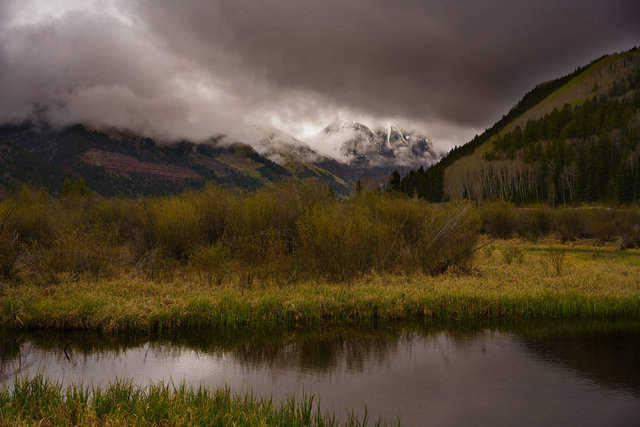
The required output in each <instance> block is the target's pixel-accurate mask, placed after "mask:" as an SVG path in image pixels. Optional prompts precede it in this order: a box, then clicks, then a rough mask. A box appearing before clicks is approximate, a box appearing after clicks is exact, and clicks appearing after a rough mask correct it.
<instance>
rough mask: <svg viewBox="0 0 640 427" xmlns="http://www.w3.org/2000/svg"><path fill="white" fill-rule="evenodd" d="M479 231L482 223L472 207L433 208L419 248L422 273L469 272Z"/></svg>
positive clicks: (418, 256) (465, 205)
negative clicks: (452, 269) (457, 270)
mask: <svg viewBox="0 0 640 427" xmlns="http://www.w3.org/2000/svg"><path fill="white" fill-rule="evenodd" d="M479 229H480V220H479V218H478V216H477V215H476V214H475V213H474V212H473V211H472V209H471V205H469V204H459V205H453V206H452V207H448V208H433V209H432V210H431V211H430V212H429V213H428V215H427V217H426V220H425V223H424V231H423V234H422V236H421V238H420V241H419V242H418V247H417V249H418V250H417V258H418V260H417V261H418V263H419V265H420V266H421V269H422V271H423V272H425V273H428V274H431V275H435V274H440V273H443V272H445V271H446V270H447V269H448V268H450V267H455V268H457V269H459V270H463V271H465V270H468V269H469V267H470V265H471V260H472V257H473V252H474V250H475V248H476V244H477V241H478V231H479Z"/></svg>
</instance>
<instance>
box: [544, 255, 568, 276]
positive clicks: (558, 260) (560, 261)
mask: <svg viewBox="0 0 640 427" xmlns="http://www.w3.org/2000/svg"><path fill="white" fill-rule="evenodd" d="M546 257H547V260H548V262H549V264H550V266H551V269H552V271H553V273H554V274H555V275H556V276H561V275H562V273H563V272H564V269H565V251H564V250H557V251H551V252H549V253H547V255H546Z"/></svg>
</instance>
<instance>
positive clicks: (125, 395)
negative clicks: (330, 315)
mask: <svg viewBox="0 0 640 427" xmlns="http://www.w3.org/2000/svg"><path fill="white" fill-rule="evenodd" d="M367 419H368V415H367V414H366V408H365V415H364V416H363V418H362V419H359V418H357V417H356V416H355V415H353V412H349V413H348V414H347V415H346V416H345V417H344V419H343V420H337V418H336V416H335V414H333V413H329V412H324V411H322V409H321V408H320V407H319V405H318V399H317V398H316V396H314V395H310V396H303V397H301V398H295V397H289V398H288V399H286V400H285V401H283V402H281V403H276V402H274V401H273V400H272V399H271V398H260V397H257V396H255V395H254V394H253V393H252V392H251V391H249V392H247V393H245V394H237V393H233V392H232V391H231V390H230V389H229V388H228V387H224V388H218V389H216V390H208V389H206V388H203V387H199V388H193V387H188V386H186V385H185V384H184V383H183V384H181V385H177V386H176V385H174V384H172V383H169V384H167V383H158V384H152V385H150V386H148V387H139V386H136V385H134V384H132V383H131V382H130V381H127V380H119V381H115V382H113V383H111V384H109V385H108V386H106V387H104V388H100V387H93V388H88V387H84V386H82V385H70V386H66V387H63V386H61V385H60V384H59V383H53V382H51V381H49V380H47V379H46V378H43V377H42V376H36V377H34V378H31V379H24V378H23V379H18V380H17V381H16V382H15V383H14V385H13V387H12V388H11V389H2V390H0V424H2V425H71V426H80V425H83V426H84V425H119V426H134V425H135V426H155V425H167V426H195V425H220V426H268V425H278V426H311V425H314V426H327V427H329V426H364V425H367V424H368V423H367ZM375 425H387V423H386V422H384V421H383V420H378V421H377V422H376V423H375ZM389 425H391V424H389Z"/></svg>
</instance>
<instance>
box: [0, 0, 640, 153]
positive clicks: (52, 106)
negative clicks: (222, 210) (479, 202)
mask: <svg viewBox="0 0 640 427" xmlns="http://www.w3.org/2000/svg"><path fill="white" fill-rule="evenodd" d="M638 22H640V5H639V4H638V2H637V1H632V0H628V1H627V0H608V1H606V0H583V1H578V0H567V1H563V2H556V1H550V0H540V1H536V2H531V3H526V4H525V3H524V2H514V1H510V0H485V1H474V0H462V1H458V2H455V3H452V2H449V1H445V0H442V1H436V0H429V1H418V0H393V1H391V0H350V1H344V0H323V1H315V0H297V1H295V2H292V1H287V0H265V1H260V2H256V1H252V0H217V1H204V0H202V1H198V0H186V1H181V2H176V1H171V0H153V1H152V0H129V1H124V0H122V1H121V0H111V1H97V0H96V1H90V0H85V1H80V0H67V1H57V2H50V1H48V0H7V1H3V2H0V93H1V94H2V96H1V97H0V122H1V123H8V122H17V121H20V120H24V119H26V118H33V117H39V118H41V119H44V120H48V121H50V122H52V123H55V124H60V125H64V124H70V123H75V122H82V123H87V124H91V125H94V126H97V127H102V126H114V127H122V128H129V129H132V130H134V131H138V132H141V133H143V134H146V135H149V136H154V137H159V138H162V139H166V140H172V139H177V138H189V139H194V140H201V139H206V138H207V137H209V136H212V135H216V134H220V133H224V134H229V135H231V136H234V135H242V134H243V132H242V129H245V128H246V127H247V126H249V125H252V124H262V125H269V126H275V127H278V128H281V129H283V130H285V131H288V132H291V133H292V134H294V136H296V137H298V138H302V139H306V138H308V137H309V136H311V135H312V134H314V133H316V132H318V131H319V130H320V129H322V128H323V127H324V126H325V125H327V124H328V122H330V121H332V120H335V119H337V118H343V119H345V118H346V119H351V120H359V121H362V122H364V123H365V124H369V125H376V124H380V123H390V122H394V123H397V124H399V125H401V126H404V127H407V126H409V127H412V128H415V129H417V130H419V131H421V132H423V133H426V134H428V135H430V136H431V137H432V138H433V141H434V143H435V145H436V147H437V146H439V145H440V146H448V147H450V146H452V145H454V144H458V145H459V144H462V143H464V142H466V141H467V140H468V139H469V138H470V137H471V136H472V135H473V134H474V133H476V132H479V131H480V130H481V129H483V128H486V127H489V126H490V125H491V124H492V123H493V122H495V121H496V120H497V119H498V118H499V117H500V116H501V115H502V114H503V113H505V112H506V111H508V109H509V108H510V107H511V106H513V105H514V104H515V102H517V100H518V99H519V98H520V97H521V96H522V95H523V94H524V93H525V92H526V91H528V90H529V89H531V88H532V87H533V86H535V85H536V84H537V83H540V82H542V81H544V80H548V79H552V78H555V77H558V76H560V75H562V74H566V73H568V72H570V71H572V70H573V69H574V68H575V67H577V66H579V65H583V64H585V63H587V62H589V61H590V60H592V59H595V58H596V57H598V56H600V55H602V54H605V53H611V52H614V51H619V50H624V49H628V48H630V47H632V46H634V45H636V44H640V43H638V41H639V40H640V25H638Z"/></svg>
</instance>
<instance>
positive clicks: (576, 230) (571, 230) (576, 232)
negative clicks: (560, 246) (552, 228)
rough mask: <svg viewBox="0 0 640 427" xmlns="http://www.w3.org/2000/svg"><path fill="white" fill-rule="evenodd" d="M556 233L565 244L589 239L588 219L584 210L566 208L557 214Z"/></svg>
mask: <svg viewBox="0 0 640 427" xmlns="http://www.w3.org/2000/svg"><path fill="white" fill-rule="evenodd" d="M555 223H556V231H557V232H558V234H559V236H560V238H561V239H562V241H563V242H566V241H567V240H576V239H581V238H584V237H587V236H588V235H589V234H588V228H587V219H586V213H585V212H584V209H577V208H564V209H560V210H558V211H557V212H556V220H555Z"/></svg>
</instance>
